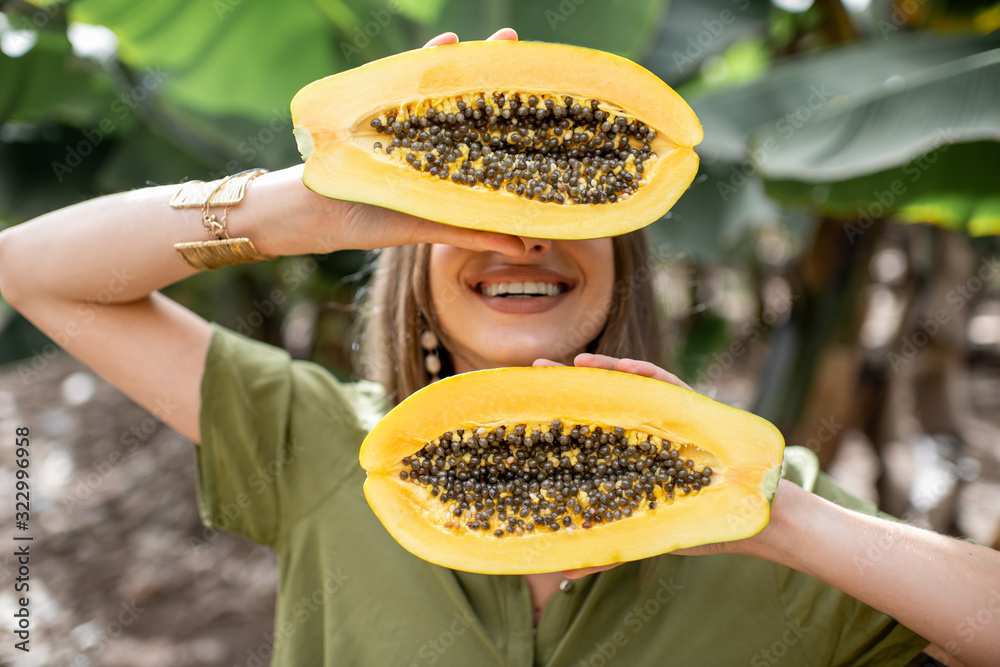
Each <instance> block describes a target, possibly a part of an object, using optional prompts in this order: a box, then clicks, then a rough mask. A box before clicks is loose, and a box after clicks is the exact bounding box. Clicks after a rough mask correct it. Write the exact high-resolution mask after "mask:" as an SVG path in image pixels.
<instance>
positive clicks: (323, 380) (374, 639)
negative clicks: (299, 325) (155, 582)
mask: <svg viewBox="0 0 1000 667" xmlns="http://www.w3.org/2000/svg"><path fill="white" fill-rule="evenodd" d="M201 393H202V409H201V415H200V426H201V435H202V442H201V446H200V447H198V448H197V462H198V505H199V511H200V513H201V517H202V519H203V521H204V522H205V523H206V525H211V526H213V527H216V528H220V529H225V530H229V531H231V532H233V533H236V534H239V535H243V536H246V537H248V538H250V539H252V540H254V541H256V542H260V543H262V544H266V545H269V546H271V547H272V548H273V549H274V550H275V551H276V552H277V554H278V563H279V577H280V580H279V588H278V590H279V593H278V600H277V609H276V617H275V624H274V648H273V657H272V665H275V666H276V667H285V666H289V665H304V666H310V667H312V666H320V665H322V666H330V665H372V666H375V667H388V666H393V665H402V666H403V667H409V666H411V665H416V666H421V665H463V666H464V665H476V666H477V667H488V666H490V665H525V666H527V665H547V666H551V667H557V666H558V667H564V666H565V667H571V666H572V667H583V666H591V667H600V666H601V665H629V666H642V665H750V666H751V667H758V666H761V667H763V666H768V665H775V664H779V663H780V664H783V665H855V666H857V665H879V666H884V665H905V664H906V663H907V662H909V661H910V660H911V659H912V658H913V657H914V656H916V655H917V654H919V653H920V651H921V650H922V649H923V648H924V647H925V646H926V645H927V641H926V640H925V639H922V638H921V637H919V636H918V635H916V634H914V633H913V632H912V631H911V630H909V629H908V628H906V627H904V626H902V625H900V624H899V623H897V622H895V621H894V620H893V619H892V618H890V617H888V616H886V615H884V614H882V613H879V612H877V611H875V610H873V609H872V608H870V607H868V606H867V605H864V604H862V603H861V602H858V601H857V600H855V599H854V598H851V597H849V596H848V595H845V594H844V593H841V592H840V591H839V590H837V589H835V588H833V587H831V586H828V585H826V584H823V583H821V582H819V581H818V580H816V579H814V578H812V577H809V576H807V575H804V574H801V573H799V572H796V571H794V570H791V569H788V568H785V567H781V566H778V565H775V564H773V563H770V562H767V561H764V560H759V559H754V558H749V557H744V556H733V555H717V556H700V557H684V556H669V555H665V556H659V557H656V558H652V559H648V560H646V561H642V562H636V563H627V564H625V565H622V566H620V567H618V568H615V569H614V570H610V571H608V572H603V573H600V574H595V575H591V576H589V577H586V578H584V579H581V580H578V581H576V582H574V583H573V584H572V585H571V586H569V587H568V588H567V589H566V590H563V591H560V592H558V593H556V595H555V596H554V597H553V598H552V600H551V602H550V603H549V605H548V607H547V608H546V609H545V612H544V614H543V616H542V618H541V621H540V623H539V625H538V628H537V631H536V630H535V629H534V628H533V627H532V602H531V595H530V593H529V590H528V586H527V585H526V582H525V581H524V578H523V577H521V576H493V575H482V574H471V573H467V572H457V571H452V570H448V569H445V568H442V567H439V566H436V565H432V564H430V563H427V562H425V561H423V560H421V559H419V558H417V557H416V556H413V555H411V554H410V553H408V552H407V551H405V550H404V549H403V548H402V547H400V546H399V545H398V544H396V542H395V541H394V540H393V539H392V538H391V537H390V536H389V534H388V533H387V532H386V531H385V529H384V528H383V527H382V525H381V524H380V523H379V521H378V520H377V519H376V518H375V516H374V514H373V513H372V511H371V510H370V509H369V508H368V505H367V503H366V502H365V498H364V495H363V494H362V484H363V483H364V479H365V473H364V471H363V470H362V469H361V467H360V465H359V464H358V450H359V447H360V444H361V441H362V439H363V438H364V436H365V434H366V433H367V432H368V430H369V429H370V428H371V427H372V425H373V424H374V423H375V422H376V421H377V420H378V419H379V418H380V417H381V416H382V415H383V414H384V413H385V411H386V401H385V395H384V391H383V390H382V388H381V387H380V386H379V385H377V384H374V383H369V382H357V383H343V382H340V381H338V380H337V379H336V378H334V376H333V375H331V374H330V373H329V372H328V371H327V370H326V369H324V368H323V367H321V366H319V365H317V364H314V363H309V362H304V361H296V360H292V359H291V358H290V357H289V355H288V353H287V352H285V351H284V350H281V349H279V348H276V347H273V346H270V345H266V344H263V343H260V342H257V341H254V340H251V339H249V338H247V337H245V336H242V335H240V334H238V333H236V332H233V331H230V330H228V329H225V328H223V327H221V326H219V325H217V324H213V325H212V341H211V346H210V348H209V351H208V356H207V363H206V367H205V376H204V379H203V382H202V387H201ZM786 451H787V454H786V463H785V466H784V476H785V477H787V478H789V479H791V480H792V481H794V482H795V483H797V484H799V485H801V486H803V487H804V488H806V489H810V490H812V491H813V492H815V493H817V494H819V495H821V496H823V497H824V498H828V499H830V500H832V501H833V502H836V503H838V504H840V505H843V506H845V507H849V508H852V509H856V510H859V511H862V512H868V513H874V512H875V508H874V506H872V505H871V504H868V503H864V502H862V501H860V500H857V499H855V498H853V497H851V496H849V495H847V494H846V493H845V492H844V491H842V490H840V489H839V488H838V487H837V486H836V485H835V484H834V483H833V482H832V481H831V480H830V479H829V478H828V477H826V476H825V475H824V474H822V473H820V472H819V469H818V465H817V461H816V458H815V457H814V456H813V455H812V453H811V452H809V451H808V450H805V449H802V448H798V447H791V448H788V449H787V450H786Z"/></svg>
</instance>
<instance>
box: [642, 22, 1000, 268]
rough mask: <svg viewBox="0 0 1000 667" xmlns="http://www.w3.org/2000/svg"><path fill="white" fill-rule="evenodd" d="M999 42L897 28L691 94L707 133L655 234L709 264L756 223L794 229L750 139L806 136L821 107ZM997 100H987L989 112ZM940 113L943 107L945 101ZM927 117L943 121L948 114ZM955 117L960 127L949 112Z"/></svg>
mask: <svg viewBox="0 0 1000 667" xmlns="http://www.w3.org/2000/svg"><path fill="white" fill-rule="evenodd" d="M998 46H1000V35H986V36H982V35H959V36H950V37H942V36H938V35H931V34H926V33H924V34H919V33H918V34H899V35H894V36H893V38H892V39H889V40H877V41H876V40H873V41H867V42H861V43H857V44H849V45H844V46H840V47H836V48H830V49H826V50H822V51H818V52H811V53H806V54H802V55H800V56H796V57H794V58H790V59H787V60H784V61H781V62H778V63H777V64H775V65H774V66H773V67H772V68H771V69H770V70H769V71H768V72H767V74H766V75H765V76H763V77H762V78H761V79H759V80H758V81H755V82H753V83H751V84H748V85H744V86H740V87H736V88H730V89H724V90H718V91H714V92H711V93H708V94H705V95H701V96H698V97H694V98H692V99H690V100H689V102H690V104H691V106H692V108H693V109H694V110H695V112H696V113H697V114H698V117H699V119H700V120H701V122H702V125H703V127H704V128H705V140H704V141H703V142H702V144H701V145H700V146H698V149H697V151H698V154H699V156H700V157H701V159H702V164H701V169H700V171H699V175H698V177H697V178H696V180H695V183H694V184H693V185H692V187H691V189H690V190H689V191H688V193H686V194H685V195H684V196H683V197H681V199H680V200H679V201H678V202H677V204H676V205H675V206H674V208H673V211H672V215H671V217H670V218H669V219H666V220H661V221H659V222H657V223H656V225H655V226H654V233H655V234H656V235H657V237H658V238H660V239H661V242H664V243H673V244H674V245H675V246H677V245H680V244H681V243H682V242H683V243H691V244H692V245H689V246H688V247H687V248H686V249H687V251H688V252H689V253H690V254H691V255H692V256H694V257H695V258H697V259H699V260H701V261H704V262H713V261H716V260H717V259H718V258H719V256H720V253H726V252H730V251H732V250H733V249H736V248H739V247H740V241H741V240H742V239H743V238H744V237H745V234H746V232H747V231H748V230H751V229H754V228H756V227H758V226H760V225H765V224H776V223H777V224H781V225H783V226H785V227H789V225H791V227H789V229H790V231H792V232H793V233H795V232H797V231H799V230H801V231H803V232H804V228H803V227H802V225H803V224H805V222H804V221H803V217H802V215H805V214H804V213H803V214H800V215H797V214H795V213H790V212H788V211H786V210H783V208H782V207H781V206H780V204H779V203H778V202H776V201H775V200H773V199H771V198H769V197H768V196H765V194H764V193H765V189H764V184H763V181H762V179H761V176H762V175H763V174H764V173H765V170H766V169H770V168H771V167H772V165H773V164H776V163H775V162H774V160H772V157H774V154H773V153H772V152H766V154H765V155H758V157H761V158H763V159H761V160H754V159H753V154H752V153H753V151H754V150H755V149H756V150H757V151H758V152H759V151H760V149H761V147H762V146H763V144H762V143H760V140H758V143H757V144H754V145H751V144H750V139H751V137H752V136H753V137H774V140H775V141H776V140H782V141H785V140H786V137H791V139H792V140H793V141H794V142H795V143H796V145H799V143H802V144H805V143H808V141H807V139H806V134H805V132H804V131H803V129H804V127H805V126H806V125H807V124H809V123H810V122H814V121H815V120H816V119H818V118H819V117H820V116H821V115H823V114H827V113H832V112H836V111H837V110H839V109H845V108H850V107H852V106H853V105H854V104H857V103H858V102H856V101H857V100H862V101H864V100H870V99H872V97H873V96H876V95H878V94H880V91H886V90H888V89H891V90H896V88H895V87H896V86H899V85H901V82H902V81H904V80H906V78H907V77H910V76H914V75H919V73H920V72H922V71H924V70H932V69H933V68H934V67H938V66H945V65H947V64H948V63H952V62H955V63H959V62H960V61H962V59H963V58H967V57H970V56H973V55H975V54H979V53H983V52H986V51H989V50H990V49H996V48H997V47H998ZM956 67H961V66H960V65H956ZM995 80H996V79H994V81H995ZM886 82H888V84H887V83H886ZM993 88H994V89H995V88H997V86H996V85H995V83H994V86H993ZM936 108H938V107H936ZM948 108H951V107H948ZM997 108H1000V107H997V106H994V107H993V109H994V113H996V112H995V109H997ZM941 111H942V112H944V113H947V110H946V109H945V108H944V107H941ZM928 117H929V118H931V117H932V116H930V115H929V116H928ZM934 120H935V122H944V123H946V124H947V123H948V121H949V119H948V117H947V116H943V117H942V118H941V119H936V118H935V119H934ZM886 122H887V123H890V124H891V122H892V121H891V120H888V119H887V120H886ZM953 125H955V127H958V124H957V120H956V122H955V123H953ZM808 136H809V137H813V136H816V135H814V134H809V135H808ZM769 145H770V144H769ZM956 152H957V147H956ZM900 166H902V165H900ZM767 173H768V190H767V192H768V193H769V194H771V195H781V197H780V198H781V199H782V200H788V201H799V200H801V199H803V198H804V197H805V195H804V194H803V193H802V192H795V193H789V192H788V191H787V188H786V186H785V183H784V182H782V183H776V182H775V177H772V176H771V175H770V172H767ZM890 180H891V179H890ZM930 181H931V179H930V178H928V179H927V180H926V181H925V182H930ZM811 187H812V185H810V188H811ZM868 192H869V194H870V193H871V190H870V189H869V191H868ZM914 192H916V191H915V190H914ZM817 194H822V191H821V190H818V191H817ZM794 195H797V196H798V197H799V199H796V197H795V196H794ZM689 228H690V229H689Z"/></svg>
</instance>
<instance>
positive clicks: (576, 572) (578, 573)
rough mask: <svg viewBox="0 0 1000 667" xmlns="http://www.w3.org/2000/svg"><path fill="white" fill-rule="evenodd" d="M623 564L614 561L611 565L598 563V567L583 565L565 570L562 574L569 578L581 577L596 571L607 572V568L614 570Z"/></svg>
mask: <svg viewBox="0 0 1000 667" xmlns="http://www.w3.org/2000/svg"><path fill="white" fill-rule="evenodd" d="M619 565H621V563H612V564H611V565H598V566H596V567H582V568H580V569H578V570H563V573H562V575H563V576H564V577H566V578H567V579H580V578H582V577H586V576H587V575H589V574H594V573H596V572H606V571H607V570H613V569H614V568H616V567H618V566H619Z"/></svg>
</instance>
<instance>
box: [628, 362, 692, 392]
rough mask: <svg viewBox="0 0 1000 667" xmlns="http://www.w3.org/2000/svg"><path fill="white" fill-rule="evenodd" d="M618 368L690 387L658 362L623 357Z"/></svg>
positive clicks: (686, 387) (679, 385)
mask: <svg viewBox="0 0 1000 667" xmlns="http://www.w3.org/2000/svg"><path fill="white" fill-rule="evenodd" d="M618 370H620V371H622V372H624V373H633V374H635V375H642V376H644V377H648V378H653V379H654V380H661V381H663V382H667V383H669V384H672V385H675V386H678V387H683V388H685V389H690V388H691V387H689V386H688V385H687V383H686V382H684V381H683V380H681V379H680V378H679V377H677V376H676V375H674V374H673V373H671V372H670V371H666V370H663V369H662V368H660V367H659V366H657V365H656V364H651V363H649V362H648V361H637V360H636V359H621V360H619V362H618Z"/></svg>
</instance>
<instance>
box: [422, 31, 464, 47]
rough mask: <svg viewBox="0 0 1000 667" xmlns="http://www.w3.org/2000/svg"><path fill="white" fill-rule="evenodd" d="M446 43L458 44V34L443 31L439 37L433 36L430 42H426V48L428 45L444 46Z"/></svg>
mask: <svg viewBox="0 0 1000 667" xmlns="http://www.w3.org/2000/svg"><path fill="white" fill-rule="evenodd" d="M444 44H458V35H456V34H455V33H453V32H443V33H441V34H440V35H438V36H437V37H433V38H431V40H430V41H429V42H427V43H426V44H424V48H425V49H426V48H427V47H428V46H442V45H444Z"/></svg>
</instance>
